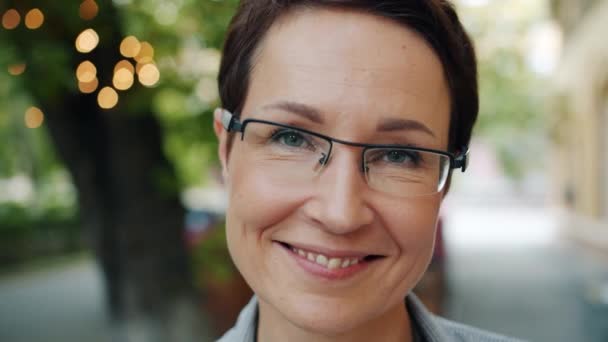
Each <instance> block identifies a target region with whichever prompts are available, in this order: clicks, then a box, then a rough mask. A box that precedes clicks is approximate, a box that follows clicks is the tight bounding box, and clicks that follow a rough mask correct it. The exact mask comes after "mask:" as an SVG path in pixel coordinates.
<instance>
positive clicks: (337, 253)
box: [281, 241, 372, 258]
mask: <svg viewBox="0 0 608 342" xmlns="http://www.w3.org/2000/svg"><path fill="white" fill-rule="evenodd" d="M281 242H283V243H286V244H288V245H290V246H291V247H295V248H298V249H303V250H305V251H308V252H313V253H316V254H323V255H325V256H327V257H330V258H363V257H366V256H368V255H371V254H372V253H365V252H361V251H352V250H335V249H329V248H325V247H320V246H313V245H307V244H301V243H296V242H294V243H291V242H288V241H281Z"/></svg>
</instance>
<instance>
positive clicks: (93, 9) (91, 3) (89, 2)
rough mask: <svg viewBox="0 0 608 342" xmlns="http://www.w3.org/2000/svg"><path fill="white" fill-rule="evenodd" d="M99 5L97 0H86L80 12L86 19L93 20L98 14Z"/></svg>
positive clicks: (81, 5)
mask: <svg viewBox="0 0 608 342" xmlns="http://www.w3.org/2000/svg"><path fill="white" fill-rule="evenodd" d="M98 12H99V6H97V3H96V2H95V0H85V1H83V2H82V3H81V4H80V9H79V14H80V17H81V18H82V19H84V20H91V19H93V18H95V17H96V16H97V13H98Z"/></svg>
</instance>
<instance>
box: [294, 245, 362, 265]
mask: <svg viewBox="0 0 608 342" xmlns="http://www.w3.org/2000/svg"><path fill="white" fill-rule="evenodd" d="M292 250H293V252H294V253H297V254H298V255H299V256H301V257H303V258H306V259H308V260H309V261H312V262H314V263H317V264H319V265H321V266H323V267H325V268H328V269H330V270H333V269H336V268H347V267H348V266H352V265H356V264H358V263H359V261H361V259H362V258H330V257H328V256H325V255H323V254H320V253H312V252H308V251H305V250H302V249H299V248H295V247H292Z"/></svg>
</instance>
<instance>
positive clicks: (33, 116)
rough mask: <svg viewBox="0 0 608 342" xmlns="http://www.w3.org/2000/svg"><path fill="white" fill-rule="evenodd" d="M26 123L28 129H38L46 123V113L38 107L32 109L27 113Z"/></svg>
mask: <svg viewBox="0 0 608 342" xmlns="http://www.w3.org/2000/svg"><path fill="white" fill-rule="evenodd" d="M24 121H25V126H26V127H27V128H38V127H40V126H41V125H42V122H43V121H44V113H42V111H41V110H40V108H38V107H30V108H28V109H27V110H26V111H25V117H24Z"/></svg>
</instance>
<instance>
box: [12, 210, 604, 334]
mask: <svg viewBox="0 0 608 342" xmlns="http://www.w3.org/2000/svg"><path fill="white" fill-rule="evenodd" d="M448 209H449V210H448V211H446V214H445V216H444V217H445V218H446V231H445V235H446V241H447V249H448V251H447V254H448V256H447V267H448V287H449V290H448V296H447V297H448V301H447V303H446V304H447V305H446V316H447V317H449V318H451V319H454V320H457V321H460V322H464V323H468V324H471V325H474V326H477V327H480V328H484V329H488V330H493V331H497V332H501V333H503V334H508V335H511V336H516V337H520V338H524V339H528V340H531V341H539V342H544V341H546V342H560V341H564V342H566V341H568V342H570V341H589V342H603V341H607V340H608V331H607V330H608V329H607V328H606V322H608V306H604V307H603V308H602V307H600V306H597V305H596V306H594V304H593V303H592V300H593V298H591V297H592V296H591V294H592V291H591V290H592V287H593V285H594V284H595V282H596V281H599V280H601V279H602V277H603V279H604V280H606V279H608V267H607V266H605V265H608V263H604V264H603V265H604V266H602V263H601V262H600V260H601V259H600V258H596V257H590V256H589V255H587V254H583V253H582V252H581V249H576V248H574V246H573V245H571V244H570V243H568V242H565V241H563V240H562V238H561V236H562V235H561V234H560V232H559V231H558V230H557V229H556V226H557V223H558V222H557V219H556V218H555V216H552V215H550V213H549V212H547V211H546V210H543V209H542V208H535V207H521V206H519V207H508V206H494V207H482V208H480V207H479V206H470V207H467V206H463V205H459V206H458V207H454V206H453V205H449V207H448ZM0 303H2V305H0V341H3V342H4V341H6V342H37V341H50V342H53V341H67V342H69V341H108V340H110V334H109V332H108V329H107V328H108V326H107V325H106V320H105V315H104V312H103V301H102V294H101V283H100V277H99V274H98V273H97V271H96V268H95V265H94V263H93V262H92V261H91V260H89V259H84V260H79V261H75V262H71V263H68V264H63V265H62V266H56V267H53V268H51V269H46V270H43V271H35V272H28V273H25V274H21V275H11V276H5V277H3V278H0ZM602 329H603V330H602Z"/></svg>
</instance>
